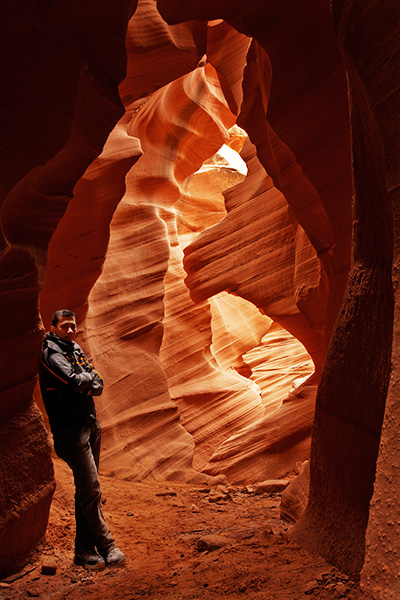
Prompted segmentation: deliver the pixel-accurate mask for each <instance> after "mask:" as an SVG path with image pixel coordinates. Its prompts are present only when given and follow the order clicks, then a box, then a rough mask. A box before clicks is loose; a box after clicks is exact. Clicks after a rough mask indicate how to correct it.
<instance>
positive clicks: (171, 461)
mask: <svg viewBox="0 0 400 600" xmlns="http://www.w3.org/2000/svg"><path fill="white" fill-rule="evenodd" d="M25 4H26V3H21V5H20V4H19V3H15V2H11V1H10V2H6V3H5V4H3V8H2V17H4V23H6V25H7V27H6V30H7V36H6V38H5V41H6V53H7V56H8V57H10V65H12V64H14V65H15V64H16V65H17V68H16V70H13V69H11V68H10V69H8V70H7V74H8V77H7V81H6V85H5V86H4V87H3V89H5V90H6V94H7V95H6V101H5V102H4V106H5V108H6V115H7V119H6V120H5V121H4V124H5V135H4V136H3V137H2V140H4V141H3V144H4V145H3V151H2V160H3V164H4V167H3V169H2V170H3V172H4V175H5V176H4V178H3V179H2V208H1V226H2V235H3V236H4V240H3V245H2V254H1V257H0V265H1V269H0V273H1V279H2V285H3V289H4V292H3V294H2V295H1V301H2V315H3V317H5V318H4V319H3V321H2V325H3V332H2V338H1V352H2V356H3V361H2V368H4V376H3V378H2V381H3V386H4V392H3V393H2V402H1V408H0V419H1V421H0V427H1V428H2V430H1V437H0V439H1V451H2V470H1V477H2V481H1V484H2V486H1V489H2V494H1V495H0V519H1V521H0V525H1V531H2V535H3V536H5V537H4V539H12V540H13V544H12V545H11V548H10V546H9V545H7V546H6V545H5V544H4V543H1V541H2V540H1V539H0V565H1V567H0V575H3V574H4V573H7V572H9V571H10V570H12V569H15V568H18V566H19V565H20V564H21V562H22V561H23V560H24V559H25V558H26V556H27V555H28V553H29V550H30V549H31V548H32V547H33V546H34V545H35V543H36V542H37V541H38V539H40V537H41V536H42V535H43V534H44V531H45V527H46V522H47V515H48V507H49V503H50V501H51V496H52V492H53V489H54V481H53V472H52V466H51V460H50V445H49V442H48V438H47V434H46V430H45V427H44V422H43V419H42V417H41V416H40V413H39V411H38V409H37V406H36V404H35V403H33V401H32V394H33V392H34V387H35V382H36V372H37V366H38V361H39V358H40V342H41V335H42V331H43V327H42V323H41V320H40V315H43V319H44V325H45V326H46V327H48V326H49V317H50V314H51V313H52V312H53V310H54V309H55V308H59V307H62V306H64V307H66V306H68V307H70V308H72V309H73V310H75V312H76V313H77V317H78V323H79V329H80V336H81V337H80V341H81V342H82V344H83V345H84V346H85V348H86V349H87V350H88V352H89V354H91V356H92V357H93V359H94V360H95V362H96V364H97V366H98V368H99V370H100V371H101V372H102V374H103V376H104V379H105V380H106V383H107V386H106V391H105V393H104V395H103V396H102V397H101V398H100V399H99V402H98V408H99V413H100V418H101V421H102V424H103V431H104V443H103V459H102V461H103V462H102V468H103V470H104V472H106V473H108V474H114V475H117V476H119V477H125V478H127V479H144V478H147V479H151V478H164V479H176V480H179V481H196V480H197V481H199V480H207V481H213V480H217V481H218V478H220V477H221V476H226V477H227V478H228V480H229V481H231V482H233V483H235V482H236V483H237V482H247V481H248V482H250V481H256V480H264V479H266V478H269V477H272V478H274V477H278V476H281V475H283V474H286V473H287V472H288V471H290V470H292V469H293V468H294V465H295V464H296V462H297V461H303V460H305V459H306V458H308V455H309V450H310V433H311V425H312V422H313V415H314V404H315V396H316V393H317V385H318V382H319V378H320V376H321V371H322V369H323V371H322V373H323V374H322V381H321V384H320V386H319V389H318V395H317V403H316V416H315V421H314V427H313V437H312V446H311V459H310V495H309V503H308V506H307V508H306V510H305V512H304V513H303V515H302V516H301V517H300V519H299V522H298V524H297V526H296V528H295V535H296V536H297V538H298V539H299V540H301V542H302V543H303V544H304V545H306V546H308V547H309V548H311V549H313V550H315V551H316V552H319V553H321V554H323V555H324V556H325V557H327V558H328V560H330V561H332V562H333V563H334V564H336V565H337V566H339V567H340V568H342V569H343V570H346V571H347V572H349V573H350V574H352V575H356V576H357V575H358V574H359V573H360V571H361V570H362V569H363V570H362V573H361V580H362V584H363V586H364V588H365V590H366V591H368V593H371V594H373V597H374V598H383V597H385V598H387V597H393V598H394V597H396V594H397V595H398V590H399V588H398V586H399V584H398V579H397V570H396V569H395V565H394V564H393V561H394V560H395V557H394V556H395V555H394V554H393V555H389V554H388V553H387V552H385V549H387V548H389V547H390V546H392V547H395V546H396V545H397V546H398V539H397V535H398V534H397V532H396V528H395V527H392V528H391V529H390V534H389V532H388V531H387V528H388V526H387V522H388V519H389V518H390V520H391V521H393V522H394V523H395V522H396V520H395V515H393V518H392V517H390V515H389V517H388V519H386V517H385V515H386V513H388V514H389V513H390V512H391V511H394V510H395V506H396V498H397V495H396V494H397V491H396V490H397V488H396V477H395V472H396V469H397V462H396V460H394V458H393V453H394V451H395V450H396V449H397V442H396V435H395V434H396V429H395V424H396V422H397V421H396V415H397V412H398V411H397V405H396V402H397V401H396V389H397V379H398V375H397V363H396V360H395V357H394V359H393V369H392V373H391V379H389V377H390V358H391V352H392V328H393V323H394V338H393V339H394V345H395V343H396V339H397V337H398V332H397V329H398V327H397V319H396V315H397V312H398V311H397V310H396V304H394V306H395V310H394V311H393V293H392V284H393V282H392V273H391V266H392V250H393V241H392V231H393V225H392V221H391V206H392V204H393V205H394V206H396V205H395V202H393V201H394V200H395V199H396V194H398V173H399V169H398V166H399V165H398V156H399V152H398V141H397V140H398V135H397V136H396V131H397V129H396V128H397V127H398V114H399V111H398V95H397V96H396V93H395V91H393V90H395V89H396V85H395V83H396V81H397V80H396V76H395V73H396V68H398V59H396V54H395V52H396V51H397V53H398V47H397V46H396V40H397V39H398V34H399V32H398V24H397V23H398V21H397V20H396V19H393V18H392V15H393V14H394V13H395V10H396V7H395V2H394V0H389V2H386V3H385V4H384V3H383V1H382V0H380V1H379V0H375V1H372V0H371V1H368V2H366V3H363V4H362V5H361V3H357V2H355V1H352V0H348V1H346V2H341V1H339V0H338V1H333V2H332V3H331V5H332V6H331V7H330V5H329V2H327V1H321V0H311V1H310V0H308V1H307V2H306V1H305V0H301V1H298V2H295V3H290V4H289V5H288V3H280V2H272V1H271V2H264V3H256V4H254V5H251V4H250V5H249V4H248V3H247V4H245V5H243V3H240V2H239V1H237V0H233V1H232V2H230V3H226V2H222V1H220V0H213V1H212V2H211V1H206V0H202V1H201V2H200V1H196V0H190V1H186V2H181V1H180V0H159V1H158V2H155V0H141V1H140V2H139V3H138V4H137V3H136V2H134V1H128V0H127V1H126V2H119V3H118V6H114V4H113V3H108V2H106V1H104V2H103V1H100V2H99V1H97V2H92V1H89V0H88V1H86V2H85V3H83V4H82V3H77V2H72V3H68V5H66V6H65V7H64V6H63V7H62V8H61V7H60V6H59V5H58V4H57V3H55V4H51V6H50V4H49V6H44V5H43V4H42V3H29V6H26V5H25ZM372 36H375V38H376V39H379V40H380V43H379V46H378V48H376V49H375V50H376V51H375V50H373V51H372V50H371V45H370V44H369V42H370V40H371V37H372ZM397 56H398V54H397ZM13 61H15V62H13ZM22 64H23V65H24V67H23V68H20V67H21V65H22ZM346 77H347V80H346ZM347 81H348V86H349V91H350V105H349V99H348V88H347ZM120 98H121V100H120ZM349 107H350V120H349ZM235 123H236V124H237V125H238V126H240V128H241V130H239V129H235V128H233V129H232V127H233V126H234V125H235ZM350 130H351V136H350ZM242 131H244V132H245V133H242ZM350 139H351V144H350ZM224 143H226V144H228V146H231V148H233V149H234V150H235V151H237V152H239V153H240V157H241V158H239V156H238V155H235V154H234V155H233V156H235V158H234V159H232V158H229V157H228V159H227V158H226V157H227V156H228V155H229V151H228V150H221V151H220V154H219V155H216V153H217V151H219V149H220V148H221V147H222V146H223V144H224ZM350 149H351V151H352V156H351V151H350ZM230 152H231V154H232V152H233V150H232V149H231V150H230ZM211 157H213V158H211ZM203 164H204V166H202V165H203ZM352 178H353V181H354V192H353V183H352ZM353 193H354V204H353V211H354V233H353V236H352V220H353V218H352V213H351V200H352V195H353ZM3 199H4V201H3ZM396 222H397V220H396V219H395V223H396ZM351 240H353V247H352V262H351V270H350V274H349V277H348V271H349V267H350V252H351ZM395 247H396V246H395ZM395 265H397V256H395ZM396 273H397V269H395V271H394V280H396V277H397V275H396ZM346 283H347V287H346ZM39 294H40V311H39ZM343 296H344V304H343V308H342V310H340V309H341V304H342V300H343ZM338 314H339V318H338V319H337V317H338ZM393 315H394V316H393ZM21 348H23V350H21ZM262 356H263V357H264V360H265V359H268V362H267V367H266V368H263V366H262V358H260V357H262ZM277 372H278V373H279V374H278V375H277ZM281 372H284V375H281ZM386 396H387V415H386V418H385V422H384V429H383V436H382V446H381V454H380V456H379V459H378V470H377V475H376V484H375V493H374V496H373V500H372V505H371V507H372V508H371V513H370V522H369V526H368V529H367V523H368V516H369V502H370V500H371V495H372V493H373V481H374V477H375V469H376V459H377V455H378V444H379V439H380V432H381V424H382V420H383V418H384V405H385V400H386ZM38 403H39V404H40V400H39V399H38ZM15 448H18V451H14V449H15ZM393 461H394V462H393ZM28 464H29V474H27V469H26V465H28ZM392 465H394V467H393V466H392ZM303 487H304V486H303ZM303 487H302V502H301V506H302V508H303V506H304V503H305V502H303V500H304V498H306V497H307V493H306V490H305V489H303ZM4 490H5V491H4ZM388 490H389V491H388ZM384 494H386V496H385V495H384ZM382 507H384V508H385V511H384V510H382ZM300 512H301V511H300V510H299V511H297V513H296V516H295V518H298V517H299V514H300ZM33 515H35V519H34V518H33ZM22 530H24V531H29V535H24V536H21V535H20V533H19V532H21V531H22ZM366 530H367V535H366ZM385 536H386V537H385ZM389 538H390V541H388V542H387V545H386V546H385V542H384V540H385V539H386V540H388V539H389ZM365 540H366V546H365ZM365 548H366V554H365V556H364V549H365ZM5 550H7V555H5V554H4V552H5ZM364 558H365V563H364ZM363 564H364V568H363ZM390 593H392V594H394V595H392V596H390Z"/></svg>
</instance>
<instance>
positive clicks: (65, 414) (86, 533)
mask: <svg viewBox="0 0 400 600" xmlns="http://www.w3.org/2000/svg"><path fill="white" fill-rule="evenodd" d="M75 335H76V322H75V315H74V313H73V312H71V311H70V310H57V311H56V312H55V313H54V315H53V318H52V325H51V331H50V332H48V333H46V335H45V338H44V345H43V354H42V361H41V364H40V369H39V379H40V388H41V392H42V397H43V402H44V405H45V408H46V412H47V414H48V417H49V422H50V428H51V432H52V434H53V439H54V449H55V451H56V454H57V456H59V457H60V458H62V459H63V460H64V461H65V462H66V463H67V464H68V465H69V466H70V467H71V469H72V472H73V475H74V481H75V521H76V536H75V558H74V562H75V564H77V565H82V566H83V567H85V568H86V569H103V568H104V567H105V565H107V566H117V565H121V564H123V563H124V562H125V560H126V558H125V555H124V554H123V553H122V552H121V551H120V550H119V549H118V548H117V547H116V544H115V541H114V538H113V537H112V535H111V533H110V530H109V528H108V526H107V524H106V522H105V520H104V516H103V511H102V508H101V489H100V483H99V478H98V468H99V458H100V441H101V429H100V424H99V422H98V421H97V419H96V408H95V404H94V400H93V396H100V395H101V393H102V391H103V380H102V379H101V377H100V375H99V374H98V372H97V371H96V370H95V369H94V367H93V365H92V364H91V362H90V361H89V360H88V359H87V357H86V356H85V354H84V352H83V350H82V349H81V347H80V346H78V344H77V343H76V342H75V341H74V339H75ZM96 549H97V551H96Z"/></svg>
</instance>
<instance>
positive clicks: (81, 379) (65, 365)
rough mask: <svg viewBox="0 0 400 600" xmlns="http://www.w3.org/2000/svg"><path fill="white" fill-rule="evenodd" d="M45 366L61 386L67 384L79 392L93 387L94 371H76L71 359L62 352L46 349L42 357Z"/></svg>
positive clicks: (72, 389) (73, 390)
mask: <svg viewBox="0 0 400 600" xmlns="http://www.w3.org/2000/svg"><path fill="white" fill-rule="evenodd" d="M42 364H43V366H44V367H45V368H46V369H47V370H48V371H50V373H52V374H53V375H54V376H55V377H56V378H57V380H58V382H59V385H60V387H63V385H65V386H67V388H69V389H70V390H71V392H79V391H82V390H85V389H88V388H91V387H92V382H93V377H94V373H93V372H91V371H90V372H88V371H83V372H82V373H75V372H74V370H73V368H72V366H71V364H70V363H69V361H68V360H67V359H66V358H65V356H64V355H63V354H62V353H61V352H52V351H50V350H49V349H46V350H45V351H44V353H43V357H42Z"/></svg>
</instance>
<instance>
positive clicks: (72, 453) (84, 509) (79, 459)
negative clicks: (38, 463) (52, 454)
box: [53, 421, 115, 553]
mask: <svg viewBox="0 0 400 600" xmlns="http://www.w3.org/2000/svg"><path fill="white" fill-rule="evenodd" d="M53 437H54V449H55V451H56V454H57V456H59V457H60V458H62V459H63V460H64V461H65V462H66V463H67V464H68V465H69V466H70V467H71V469H72V472H73V475H74V481H75V521H76V537H75V552H76V553H81V552H84V551H85V550H93V549H94V548H95V547H97V549H98V551H99V552H103V551H106V550H107V549H109V548H112V547H113V546H115V542H114V538H113V537H112V535H111V533H110V530H109V528H108V526H107V523H106V522H105V520H104V516H103V511H102V509H101V489H100V482H99V477H98V468H99V459H100V443H101V428H100V423H99V422H98V421H93V422H90V423H85V425H84V426H79V427H71V428H69V429H66V430H64V431H61V432H58V433H55V434H53Z"/></svg>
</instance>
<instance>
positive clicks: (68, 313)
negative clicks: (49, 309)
mask: <svg viewBox="0 0 400 600" xmlns="http://www.w3.org/2000/svg"><path fill="white" fill-rule="evenodd" d="M68 317H72V318H74V319H75V313H73V312H72V310H66V309H65V308H64V309H62V310H56V312H55V313H54V315H53V316H52V318H51V324H52V325H53V327H57V323H58V321H59V320H60V318H63V319H67V318H68Z"/></svg>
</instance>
